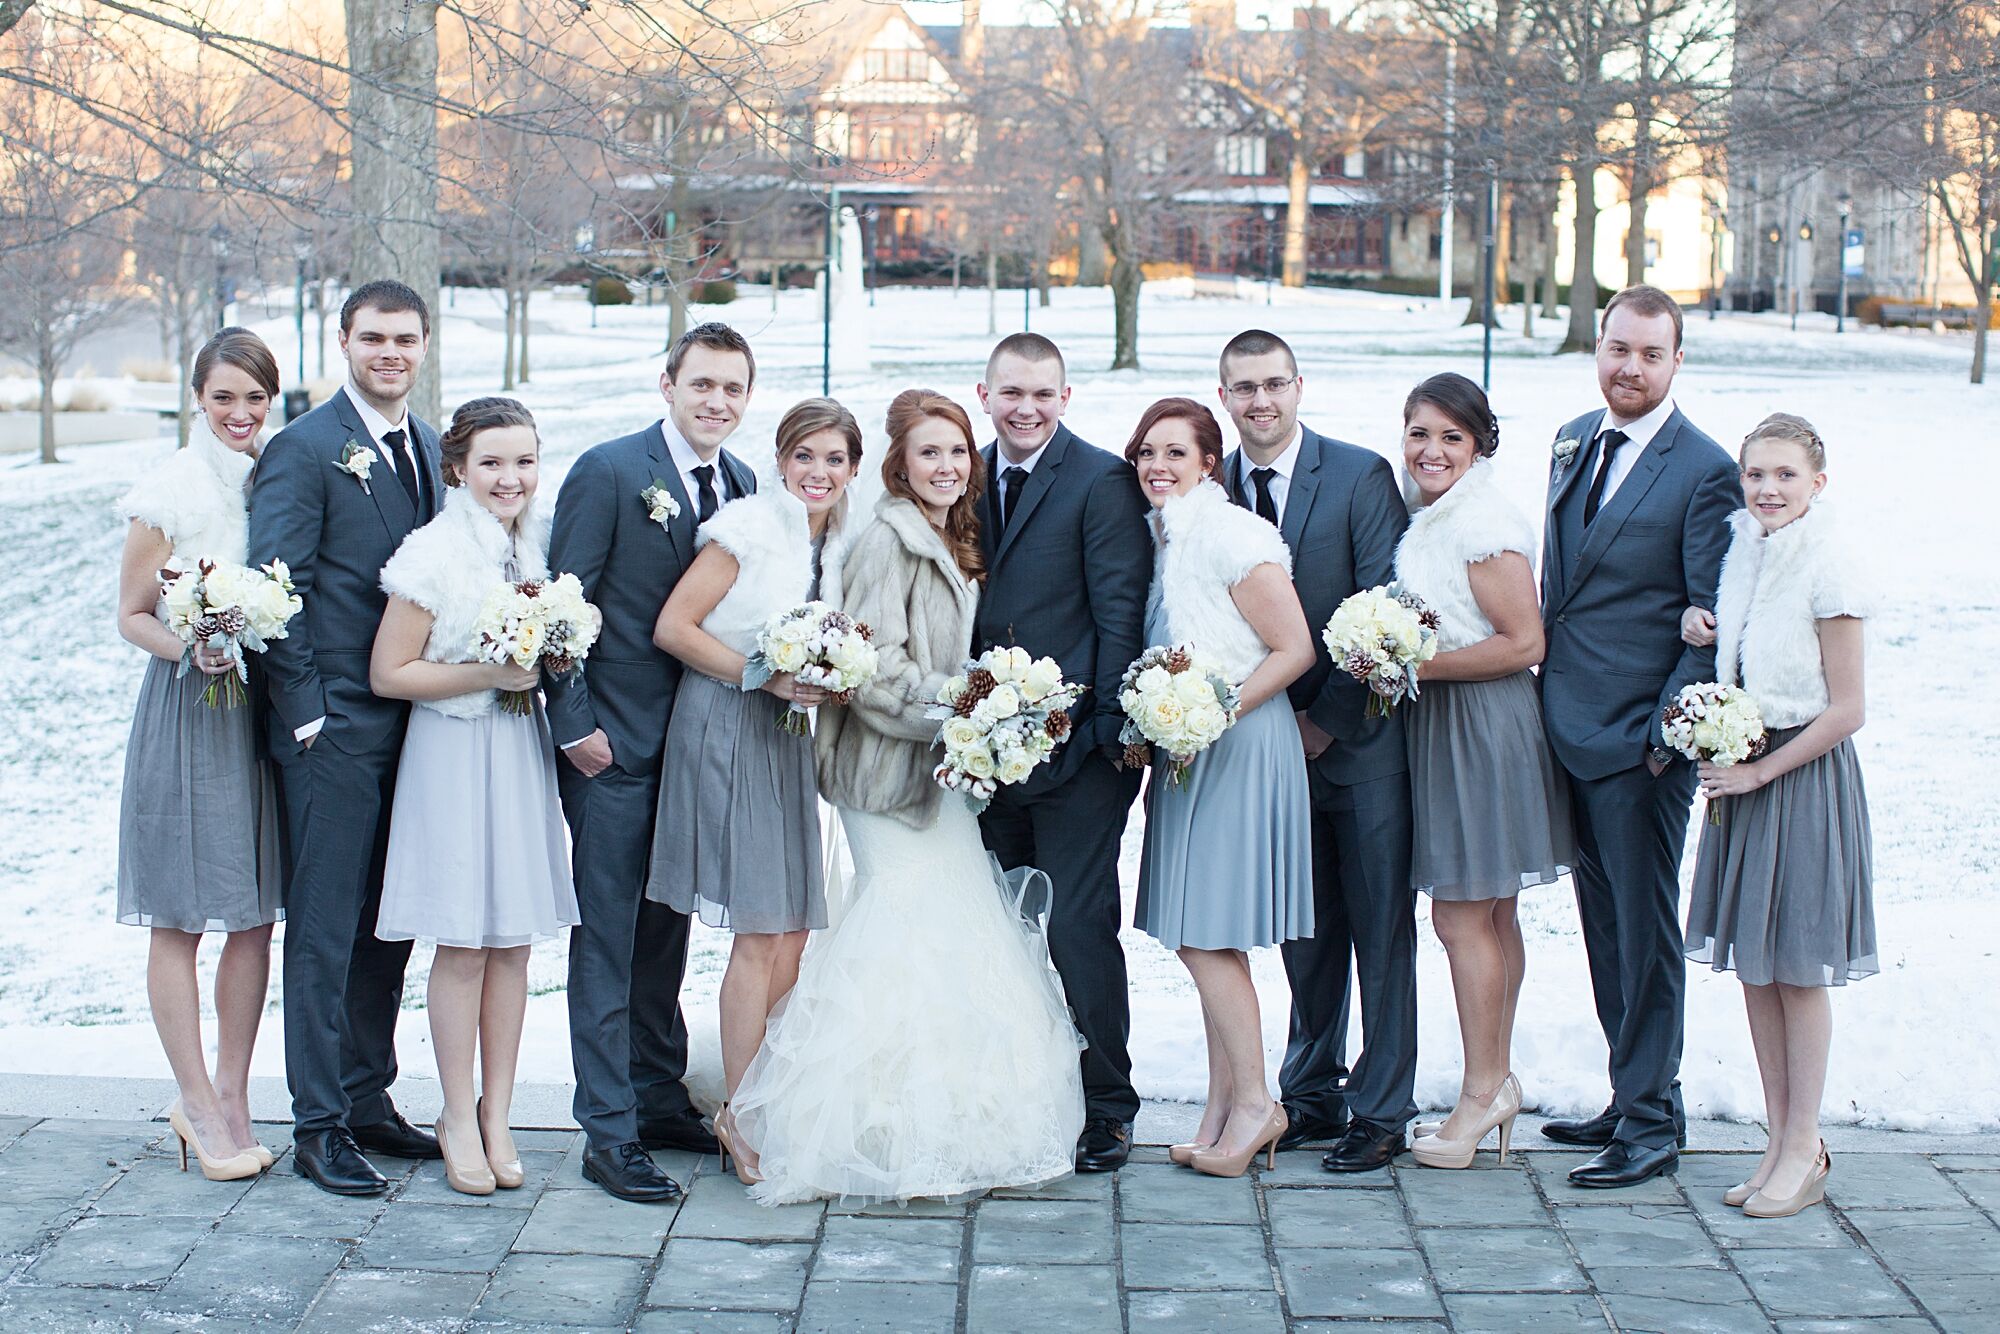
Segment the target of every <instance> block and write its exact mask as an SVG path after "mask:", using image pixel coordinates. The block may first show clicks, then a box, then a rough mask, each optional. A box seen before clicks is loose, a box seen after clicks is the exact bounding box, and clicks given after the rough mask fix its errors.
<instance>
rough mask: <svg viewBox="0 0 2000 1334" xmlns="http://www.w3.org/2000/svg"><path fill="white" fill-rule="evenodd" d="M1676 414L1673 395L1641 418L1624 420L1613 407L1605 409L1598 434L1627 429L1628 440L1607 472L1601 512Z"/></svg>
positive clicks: (1598, 502) (1612, 456) (1599, 505)
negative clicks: (1613, 411)
mask: <svg viewBox="0 0 2000 1334" xmlns="http://www.w3.org/2000/svg"><path fill="white" fill-rule="evenodd" d="M1673 415H1674V400H1673V399H1672V398H1671V397H1668V398H1663V399H1661V400H1660V405H1659V406H1658V407H1656V408H1654V409H1653V410H1652V411H1651V412H1649V413H1647V414H1646V415H1645V416H1643V417H1641V418H1639V419H1638V420H1637V421H1629V422H1621V421H1619V420H1618V418H1617V416H1616V414H1614V413H1612V412H1611V411H1610V410H1609V409H1606V410H1605V413H1604V424H1603V425H1602V426H1600V427H1599V428H1598V434H1600V435H1602V434H1603V433H1604V432H1605V431H1623V432H1624V433H1625V443H1624V444H1622V445H1620V446H1618V448H1617V450H1616V451H1615V452H1613V454H1612V455H1611V471H1610V472H1609V473H1607V474H1605V477H1604V494H1603V495H1602V496H1601V497H1599V498H1598V501H1597V508H1598V512H1599V513H1602V512H1603V510H1604V507H1605V506H1606V505H1609V504H1610V503H1611V497H1613V496H1615V495H1617V494H1618V488H1619V487H1620V486H1623V485H1624V484H1625V479H1626V478H1627V477H1630V476H1631V475H1632V469H1633V466H1634V465H1636V464H1637V463H1638V462H1639V456H1640V455H1641V454H1643V453H1645V452H1646V446H1647V445H1650V444H1652V443H1653V437H1654V436H1656V435H1658V434H1659V433H1660V428H1661V427H1662V426H1665V425H1666V424H1667V418H1669V417H1671V416H1673Z"/></svg>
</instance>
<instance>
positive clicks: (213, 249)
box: [208, 222, 229, 329]
mask: <svg viewBox="0 0 2000 1334" xmlns="http://www.w3.org/2000/svg"><path fill="white" fill-rule="evenodd" d="M208 250H209V254H211V255H212V256H214V258H215V327H216V328H218V329H220V328H222V327H223V326H224V325H226V324H228V323H229V229H228V228H227V227H225V226H223V225H222V224H221V223H219V222H218V223H216V224H215V225H214V226H213V227H210V228H209V229H208Z"/></svg>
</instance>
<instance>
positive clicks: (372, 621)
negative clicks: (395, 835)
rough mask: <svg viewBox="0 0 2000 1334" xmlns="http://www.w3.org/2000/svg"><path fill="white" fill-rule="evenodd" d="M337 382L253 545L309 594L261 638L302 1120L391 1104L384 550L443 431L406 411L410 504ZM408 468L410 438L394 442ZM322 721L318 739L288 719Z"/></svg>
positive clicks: (406, 521)
mask: <svg viewBox="0 0 2000 1334" xmlns="http://www.w3.org/2000/svg"><path fill="white" fill-rule="evenodd" d="M348 393H349V391H348V390H347V389H345V388H342V389H341V390H339V391H338V392H336V393H335V394H334V395H333V396H332V397H331V398H329V399H327V401H326V402H324V403H322V404H320V405H319V406H318V407H316V408H314V409H313V410H312V411H311V412H308V413H307V414H306V415H305V416H303V417H301V418H299V419H298V420H297V421H295V422H293V423H292V424H291V425H289V426H287V427H286V428H285V429H284V430H282V431H280V432H279V433H278V435H277V438H275V439H274V440H272V441H271V443H270V445H269V446H267V447H266V448H265V450H264V453H263V456H262V457H261V458H260V459H259V460H258V462H257V472H256V480H255V482H254V483H253V488H252V491H251V494H250V560H251V563H252V564H264V563H266V562H269V561H273V560H282V561H284V562H285V564H286V565H288V566H289V567H290V568H291V573H292V584H293V587H294V588H295V589H296V590H297V592H298V595H299V598H300V601H301V603H302V604H303V605H302V608H301V610H300V613H299V615H298V617H296V618H295V619H294V620H293V622H292V625H291V631H290V634H289V635H288V636H287V637H286V638H284V639H278V640H273V641H272V643H271V646H270V648H269V649H268V650H267V651H266V652H265V654H264V667H265V673H264V679H265V681H266V684H267V686H268V690H269V695H270V702H271V708H272V713H273V715H274V716H273V717H272V719H271V726H270V729H269V730H270V746H271V751H272V753H273V755H274V756H276V758H277V760H278V762H279V766H280V772H281V774H282V777H283V782H284V805H285V822H286V828H287V831H288V833H289V835H290V843H291V855H292V867H291V875H290V879H289V882H288V883H287V885H286V887H285V974H284V978H285V1072H286V1075H287V1077H288V1080H289V1082H290V1084H291V1089H292V1113H293V1117H294V1119H295V1121H296V1123H297V1124H296V1128H295V1132H294V1133H295V1134H305V1133H308V1132H311V1131H318V1130H326V1129H330V1128H332V1127H334V1126H350V1125H369V1124H372V1123H375V1122H379V1121H383V1120H386V1119H387V1117H388V1114H389V1111H390V1108H389V1105H388V1101H387V1098H386V1096H385V1095H386V1092H387V1089H388V1087H389V1085H390V1084H391V1083H392V1082H394V1080H395V1078H396V1046H395V1036H396V1014H397V1011H398V1010H399V1009H400V1008H401V1007H402V999H403V969H404V965H405V964H406V963H407V962H408V961H409V957H410V942H409V941H407V940H403V941H382V940H377V939H376V938H375V912H376V909H377V908H378V907H379V906H380V903H381V898H382V862H383V857H384V855H385V853H386V852H387V849H388V839H389V820H388V815H389V810H390V804H391V799H392V797H393V795H394V792H395V785H396V763H397V760H398V758H399V757H400V755H401V753H402V746H403V728H404V725H405V723H406V722H407V721H408V718H409V706H408V705H407V704H404V703H402V702H401V701H399V700H390V699H380V698H378V697H377V696H376V695H375V694H374V693H373V692H371V691H370V690H369V688H368V658H369V654H370V652H371V651H372V649H373V648H374V644H375V631H376V630H377V628H379V627H380V625H381V623H382V612H383V609H384V607H385V606H386V604H387V602H388V598H387V596H386V595H385V594H384V593H383V592H382V587H381V577H382V566H383V565H384V564H385V563H387V561H388V559H389V557H390V556H392V555H394V554H395V551H396V548H397V546H398V545H400V544H401V542H402V540H403V538H404V537H405V536H407V535H408V534H409V532H410V530H411V529H413V528H416V527H419V526H421V525H422V524H423V523H425V522H426V521H428V520H429V519H430V518H431V516H432V515H434V514H435V513H436V512H437V507H438V503H439V498H440V497H441V496H442V495H443V491H444V479H443V477H442V475H441V473H440V471H439V455H438V438H437V432H435V431H434V430H432V429H431V428H430V426H429V425H427V424H426V423H424V422H421V421H419V420H417V418H416V415H415V414H414V413H413V414H411V415H410V416H409V417H408V418H407V422H406V425H407V427H408V429H410V430H411V431H413V432H414V434H415V439H414V440H412V441H411V442H410V447H411V449H412V450H413V451H414V453H415V456H416V459H417V462H418V466H419V468H420V470H421V487H420V489H419V496H418V501H419V503H418V504H416V505H412V504H411V503H410V497H409V494H408V492H407V491H406V490H405V488H404V484H403V482H402V481H401V480H400V478H399V475H398V473H397V472H396V471H392V470H391V466H390V465H389V464H387V463H385V462H384V460H383V459H381V458H379V457H377V458H376V459H375V460H374V464H373V471H372V472H371V474H370V476H369V478H368V482H367V485H366V488H365V489H364V487H363V484H362V483H361V482H360V481H358V480H357V479H356V478H354V477H353V476H351V475H350V474H349V473H347V472H346V471H344V470H343V469H342V468H341V467H340V466H339V465H340V458H341V455H342V453H344V452H345V451H346V448H347V446H348V444H349V443H350V442H352V443H354V444H355V445H357V446H359V447H360V448H363V449H371V450H372V449H375V448H376V445H375V441H374V440H373V438H372V437H371V436H370V435H369V433H368V429H367V427H366V426H365V425H363V422H362V418H361V415H360V413H359V412H358V411H357V410H356V408H355V406H354V404H353V402H351V401H350V400H349V398H348ZM395 466H396V467H397V468H399V469H407V468H408V467H409V466H410V460H409V458H408V457H407V456H405V457H399V458H397V459H396V460H395ZM319 718H323V719H325V720H326V721H325V725H324V727H323V728H322V729H321V730H320V732H319V734H318V735H317V736H316V737H314V738H313V743H312V745H311V746H310V747H308V746H306V745H303V744H301V743H300V742H299V741H297V740H295V739H294V733H295V732H297V731H298V730H299V729H300V728H303V727H305V726H306V725H307V724H309V723H311V722H312V721H313V720H314V719H319Z"/></svg>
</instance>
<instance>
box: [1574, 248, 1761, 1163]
mask: <svg viewBox="0 0 2000 1334" xmlns="http://www.w3.org/2000/svg"><path fill="white" fill-rule="evenodd" d="M1680 364H1681V308H1680V306H1679V305H1678V304H1677V303H1676V302H1675V301H1674V299H1673V298H1672V297H1670V296H1668V295H1667V294H1666V293H1665V292H1662V291H1661V290H1660V289H1659V288H1657V287H1644V286H1640V287H1628V288H1626V289H1625V290H1624V291H1622V292H1620V293H1619V294H1618V295H1616V296H1614V297H1612V298H1611V302H1610V304H1609V305H1607V306H1606V307H1605V308H1604V322H1603V324H1602V325H1601V326H1600V332H1599V334H1598V340H1597V386H1598V389H1599V390H1600V391H1601V392H1602V394H1603V396H1604V403H1605V406H1604V407H1603V408H1602V409H1599V410H1595V411H1592V412H1587V413H1585V414H1584V415H1583V416H1581V417H1578V418H1576V419H1575V420H1573V421H1571V422H1570V423H1569V424H1568V425H1567V426H1564V427H1563V428H1562V430H1561V431H1560V432H1559V433H1558V434H1557V437H1556V444H1555V457H1554V459H1553V461H1552V463H1551V465H1550V469H1549V493H1548V517H1547V523H1546V526H1545V531H1544V534H1543V538H1542V622H1543V626H1544V628H1545V629H1546V631H1547V632H1548V653H1547V656H1546V657H1545V658H1544V659H1543V661H1542V673H1541V684H1542V713H1543V718H1544V725H1545V726H1546V728H1547V730H1548V735H1549V742H1550V744H1551V745H1552V746H1553V748H1554V750H1555V753H1556V758H1557V759H1558V760H1559V761H1560V762H1561V763H1562V766H1563V768H1564V769H1565V770H1566V771H1568V774H1569V782H1570V808H1571V812H1572V815H1573V817H1574V819H1575V823H1576V841H1577V866H1576V869H1575V873H1574V879H1575V881H1576V904H1577V913H1578V915H1579V917H1581V919H1582V922H1583V943H1584V949H1585V950H1586V952H1587V953H1588V955H1589V958H1590V983H1591V989H1592V991H1593V992H1594V993H1595V996H1596V1001H1597V1020H1598V1023H1599V1025H1600V1026H1601V1027H1602V1028H1603V1029H1604V1037H1605V1040H1606V1041H1607V1042H1609V1043H1610V1045H1611V1105H1610V1106H1609V1107H1606V1108H1605V1109H1604V1110H1603V1111H1602V1112H1600V1113H1599V1114H1598V1115H1596V1116H1593V1117H1588V1118H1586V1119H1583V1120H1579V1121H1551V1122H1549V1123H1548V1125H1547V1126H1546V1127H1544V1129H1543V1131H1542V1133H1543V1134H1545V1135H1547V1136H1548V1137H1549V1138H1550V1139H1554V1140H1559V1141H1561V1142H1563V1143H1565V1144H1584V1145H1591V1146H1599V1152H1598V1153H1597V1155H1596V1156H1595V1157H1593V1158H1591V1159H1590V1160H1589V1161H1588V1162H1585V1163H1584V1164H1583V1165H1581V1166H1580V1167H1577V1168H1574V1169H1573V1170H1572V1171H1571V1172H1570V1174H1569V1179H1570V1181H1571V1182H1572V1183H1573V1184H1575V1185H1578V1186H1595V1187H1605V1186H1630V1185H1636V1184H1637V1183H1639V1182H1641V1181H1645V1180H1646V1179H1648V1178H1649V1177H1653V1176H1656V1175H1658V1174H1660V1173H1662V1172H1672V1171H1673V1170H1674V1169H1675V1167H1676V1166H1677V1165H1678V1163H1679V1153H1678V1147H1679V1145H1680V1144H1682V1143H1685V1142H1686V1136H1687V1132H1686V1129H1685V1126H1686V1121H1685V1118H1684V1114H1683V1113H1682V1112H1681V1110H1680V1105H1679V1103H1680V1097H1679V1084H1678V1082H1677V1080H1676V1078H1675V1076H1676V1075H1677V1074H1678V1073H1679V1071H1680V1061H1681V1032H1682V1020H1683V1015H1682V999H1683V997H1682V991H1683V988H1684V986H1685V984H1686V978H1687V973H1686V965H1685V963H1684V962H1683V961H1682V958H1681V930H1680V921H1679V918H1678V917H1677V916H1676V912H1677V909H1678V906H1679V902H1680V861H1681V847H1682V845H1683V844H1684V843H1685V842H1686V840H1687V824H1688V807H1689V806H1690V805H1691V804H1692V802H1693V800H1694V789H1695V773H1694V766H1693V765H1691V764H1689V763H1687V762H1686V761H1684V760H1682V759H1680V758H1679V757H1677V756H1676V755H1675V754H1674V753H1673V752H1672V751H1670V750H1668V749H1667V748H1666V743H1665V740H1664V738H1663V737H1662V736H1661V734H1660V712H1661V710H1662V709H1663V708H1665V707H1666V704H1667V702H1668V701H1669V700H1671V699H1673V697H1674V696H1675V695H1676V694H1678V693H1680V689H1681V687H1682V686H1685V685H1688V684H1690V683H1692V682H1696V681H1711V680H1714V679H1715V650H1714V649H1713V648H1706V649H1698V648H1689V647H1687V646H1686V645H1684V644H1683V643H1682V642H1681V638H1680V616H1681V612H1682V610H1683V609H1685V608H1686V607H1688V606H1689V605H1690V604H1692V605H1695V606H1702V607H1712V606H1714V605H1715V586H1716V583H1717V580H1718V579H1719V578H1720V575H1721V569H1722V554H1723V552H1724V551H1725V550H1726V549H1727V548H1728V545H1729V528H1728V517H1729V514H1730V512H1731V511H1732V510H1734V509H1735V508H1736V507H1737V506H1738V505H1739V504H1741V503H1742V494H1743V493H1742V489H1741V486H1740V485H1739V483H1738V481H1737V467H1736V464H1735V463H1734V462H1732V461H1731V459H1730V457H1729V456H1728V455H1727V454H1725V453H1723V451H1722V450H1721V449H1720V448H1719V447H1717V445H1716V443H1715V442H1714V441H1713V440H1711V439H1709V438H1708V437H1707V436H1706V435H1703V434H1702V433H1701V432H1700V431H1699V430H1696V429H1695V426H1694V423H1692V422H1690V421H1689V420H1688V419H1687V418H1686V417H1685V416H1683V415H1682V414H1681V411H1680V409H1679V408H1677V407H1675V406H1674V401H1673V398H1672V391H1673V383H1674V373H1675V372H1676V371H1678V370H1679V369H1680Z"/></svg>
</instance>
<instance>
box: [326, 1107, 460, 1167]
mask: <svg viewBox="0 0 2000 1334" xmlns="http://www.w3.org/2000/svg"><path fill="white" fill-rule="evenodd" d="M347 1130H348V1133H349V1134H351V1135H353V1136H354V1142H355V1143H356V1144H358V1145H360V1146H361V1148H362V1149H363V1150H365V1151H366V1152H368V1153H384V1154H387V1155H388V1156H389V1157H391V1158H442V1157H444V1150H442V1149H440V1148H438V1142H437V1136H436V1135H433V1134H432V1133H431V1132H430V1131H428V1130H419V1129H417V1128H416V1127H415V1126H413V1125H411V1124H410V1123H409V1122H408V1121H405V1120H404V1119H403V1114H402V1113H401V1112H399V1111H397V1110H396V1109H395V1108H393V1107H391V1108H390V1109H389V1119H388V1120H386V1121H376V1122H373V1123H371V1124H369V1125H365V1126H349V1127H348V1128H347Z"/></svg>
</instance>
